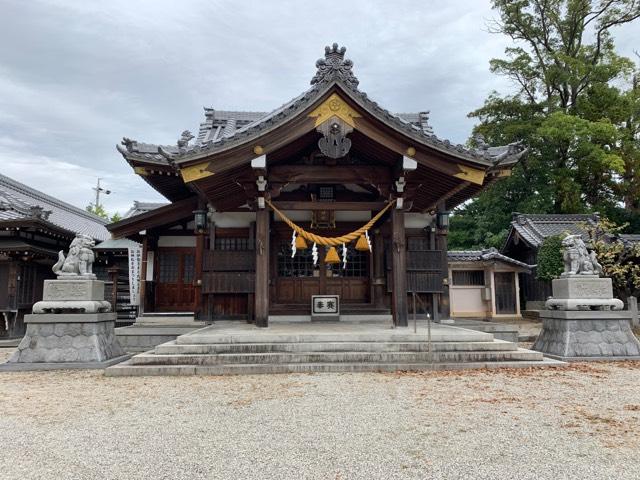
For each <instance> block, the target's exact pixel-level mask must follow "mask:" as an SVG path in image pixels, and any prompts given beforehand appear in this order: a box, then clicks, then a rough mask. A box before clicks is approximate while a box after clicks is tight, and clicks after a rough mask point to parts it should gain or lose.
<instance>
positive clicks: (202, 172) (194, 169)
mask: <svg viewBox="0 0 640 480" xmlns="http://www.w3.org/2000/svg"><path fill="white" fill-rule="evenodd" d="M208 166H209V162H202V163H198V164H196V165H191V166H190V167H184V168H181V169H180V174H181V175H182V181H183V182H184V183H189V182H193V181H195V180H200V179H201V178H206V177H209V176H211V175H213V174H214V173H213V172H210V171H209V170H207V167H208Z"/></svg>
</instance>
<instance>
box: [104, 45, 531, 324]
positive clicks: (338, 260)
mask: <svg viewBox="0 0 640 480" xmlns="http://www.w3.org/2000/svg"><path fill="white" fill-rule="evenodd" d="M316 68H317V71H316V73H315V75H314V76H313V78H312V80H311V87H310V88H309V89H308V90H306V91H305V92H303V93H302V94H301V95H299V96H298V97H296V98H295V99H293V100H291V101H290V102H288V103H286V104H284V105H283V106H281V107H279V108H277V109H276V110H274V111H272V112H270V113H262V112H228V111H216V110H213V109H205V121H204V122H203V123H202V124H201V125H200V130H199V133H198V135H197V137H194V136H193V135H192V134H191V133H190V132H189V131H185V132H183V134H182V136H181V138H180V139H179V140H178V141H177V144H176V145H152V144H146V143H141V142H138V141H134V140H131V139H128V138H124V139H123V141H122V145H119V146H118V150H119V151H120V153H121V154H122V156H123V157H124V158H125V159H126V161H127V162H128V163H129V164H130V165H131V166H132V167H133V169H134V171H135V173H136V174H138V175H140V176H141V177H142V178H143V179H144V180H145V181H146V182H147V183H148V184H149V185H151V186H152V187H153V188H154V189H155V190H157V191H158V192H160V193H161V194H162V195H164V196H165V197H166V198H167V199H168V200H169V201H170V202H171V203H170V204H168V205H166V206H162V207H160V208H157V209H155V210H152V211H149V212H146V213H143V214H140V215H137V216H134V217H131V218H127V219H124V220H122V221H120V222H116V223H113V224H111V225H109V226H108V229H109V230H110V231H111V233H112V234H113V236H114V237H116V238H121V237H127V238H131V239H133V240H136V241H139V242H142V244H143V261H142V266H141V279H142V280H141V285H140V294H141V298H142V299H143V300H142V305H141V309H144V311H145V312H194V313H195V316H196V318H198V319H201V320H216V319H226V320H228V319H245V320H248V321H250V322H254V323H255V324H256V325H258V326H267V325H268V321H269V317H270V316H275V315H278V316H281V315H310V314H311V313H312V312H311V309H312V296H314V295H336V296H337V297H338V299H339V300H338V301H339V304H340V314H342V315H375V314H381V315H387V316H388V315H392V316H393V320H394V323H395V324H396V325H397V326H404V325H407V322H408V312H409V310H410V306H409V303H410V302H409V298H410V296H411V295H413V294H416V295H418V296H419V297H420V300H421V302H420V303H421V304H422V305H424V306H425V308H426V309H427V310H429V311H430V313H432V314H433V315H434V316H435V317H436V318H438V317H441V318H444V317H447V316H448V314H449V312H448V298H449V297H448V278H447V227H448V213H449V211H450V210H451V209H453V208H454V207H455V206H457V205H459V204H460V203H462V202H464V201H466V200H468V199H469V198H471V197H473V196H474V195H476V194H477V193H478V192H479V191H481V190H482V189H483V188H485V187H486V186H487V185H489V184H491V183H492V182H494V181H496V180H497V179H499V178H500V177H503V176H505V175H509V173H510V169H511V167H512V166H513V165H514V164H515V163H516V162H517V161H518V159H519V158H520V157H521V156H522V155H523V154H524V152H525V149H524V148H523V147H522V146H520V145H518V144H511V145H507V146H502V147H490V146H489V145H487V144H486V143H485V142H484V141H483V140H482V139H480V138H478V139H477V142H476V144H477V146H476V148H467V147H464V146H462V145H453V144H451V143H450V142H449V141H447V140H441V139H439V138H438V137H436V136H435V135H434V134H433V132H432V130H431V127H430V126H429V124H428V113H427V112H422V113H415V114H392V113H390V112H389V111H387V110H385V109H383V108H382V107H380V106H379V105H378V104H377V103H376V102H374V101H373V100H371V99H370V98H369V97H368V96H367V95H366V94H365V93H364V92H363V91H361V90H360V89H359V88H358V85H359V81H358V79H357V78H356V76H355V75H354V72H353V63H352V62H351V61H350V60H348V59H345V48H344V47H342V48H339V47H338V46H337V45H336V44H334V45H333V46H332V47H326V49H325V55H324V58H321V59H320V60H318V61H317V62H316Z"/></svg>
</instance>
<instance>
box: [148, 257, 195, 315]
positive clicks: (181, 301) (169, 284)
mask: <svg viewBox="0 0 640 480" xmlns="http://www.w3.org/2000/svg"><path fill="white" fill-rule="evenodd" d="M194 260H195V252H194V251H193V249H191V248H159V249H158V255H157V262H156V263H157V268H156V276H155V277H156V288H155V310H156V311H158V312H189V311H192V310H193V304H194V286H193V275H194V270H195V268H194V267H195V263H194Z"/></svg>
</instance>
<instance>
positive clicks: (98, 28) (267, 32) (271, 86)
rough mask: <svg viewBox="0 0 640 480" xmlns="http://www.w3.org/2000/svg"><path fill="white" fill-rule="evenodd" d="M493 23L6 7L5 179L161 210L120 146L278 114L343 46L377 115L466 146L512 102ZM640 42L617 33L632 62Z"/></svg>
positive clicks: (318, 13)
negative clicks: (484, 108)
mask: <svg viewBox="0 0 640 480" xmlns="http://www.w3.org/2000/svg"><path fill="white" fill-rule="evenodd" d="M494 16H495V14H494V12H492V11H491V9H490V7H489V1H488V0H486V1H485V0H473V1H471V0H415V1H395V0H394V1H389V0H382V1H372V0H366V1H364V0H363V1H349V0H342V1H340V2H319V1H313V2H311V1H302V0H294V1H266V0H244V1H215V0H203V1H197V0H193V1H185V0H181V1H177V0H176V1H160V0H100V1H94V0H47V1H37V0H28V1H26V0H0V19H1V28H0V173H3V174H5V175H8V176H10V177H12V178H14V179H16V180H19V181H22V182H24V183H27V184H28V185H30V186H32V187H34V188H37V189H40V190H43V191H45V192H46V193H49V194H51V195H54V196H56V197H59V198H61V199H63V200H65V201H68V202H70V203H73V204H75V205H78V206H80V207H84V206H86V205H87V204H88V203H89V202H91V201H92V198H93V191H92V190H91V187H92V186H94V185H95V182H96V179H97V177H102V178H103V179H104V180H103V184H104V185H105V186H106V187H107V188H109V189H111V190H112V191H113V193H112V194H111V195H109V196H108V197H105V198H104V204H105V207H106V208H107V210H109V211H110V212H111V213H113V212H114V211H120V212H124V211H125V210H127V208H128V207H129V206H130V205H131V203H132V202H133V200H143V201H144V200H146V201H161V200H162V197H161V196H160V195H159V194H157V193H156V192H155V191H154V190H153V189H151V187H149V186H148V185H147V184H146V183H145V182H144V181H142V180H141V179H140V178H138V177H137V176H136V175H134V174H133V172H132V170H131V169H130V167H129V166H128V165H127V164H126V162H125V161H124V159H123V158H122V157H121V156H120V154H119V153H118V152H117V151H116V149H115V145H116V143H118V142H120V140H121V139H122V137H123V136H127V137H130V138H133V139H135V140H139V141H144V142H149V143H165V144H167V143H168V144H173V143H175V141H176V140H177V138H178V137H179V135H180V132H182V131H183V130H185V129H189V130H191V131H192V132H194V133H197V131H198V124H199V122H200V121H201V120H202V118H203V110H202V107H203V106H207V107H213V108H216V109H220V110H224V109H228V110H232V109H233V110H254V111H270V110H272V109H274V108H276V107H278V106H279V105H281V104H283V103H285V102H287V101H288V100H290V99H291V98H293V97H295V96H297V95H298V94H299V93H301V92H302V91H304V90H306V89H307V88H308V86H309V80H310V79H311V77H312V76H313V75H314V73H315V66H314V64H315V61H316V60H317V59H318V58H319V57H321V56H322V55H323V53H324V46H325V45H329V44H331V43H333V42H338V43H339V44H340V45H345V46H346V47H347V57H348V58H350V59H351V60H353V62H354V64H355V65H354V72H355V74H356V76H357V77H358V79H359V80H360V88H361V89H362V90H363V91H365V92H367V93H368V94H369V96H370V97H371V98H373V99H374V100H375V101H377V102H378V103H379V104H380V105H382V106H384V107H385V108H387V109H389V110H391V111H394V112H418V111H422V110H430V111H431V123H432V125H433V127H434V130H435V133H436V134H437V135H438V136H440V137H442V138H448V139H450V140H452V141H454V142H457V143H464V142H465V141H466V139H467V138H468V136H469V133H470V131H471V128H472V127H473V120H471V119H468V118H467V117H466V115H467V113H468V112H469V111H471V110H473V109H475V108H477V107H478V106H480V105H481V104H482V102H483V100H484V98H486V96H487V94H488V93H489V92H491V91H492V90H498V91H501V92H503V93H504V92H508V91H509V90H510V89H511V88H512V87H511V85H510V84H509V83H508V82H507V81H506V80H505V79H502V78H499V77H496V76H494V75H492V74H491V73H490V72H489V59H491V58H492V57H498V56H501V55H502V53H503V50H504V48H505V47H506V46H508V41H507V39H506V38H504V37H502V36H499V35H492V34H489V33H487V27H486V22H487V20H488V19H490V18H493V17H494ZM634 29H635V32H634ZM637 29H638V24H635V25H629V26H625V27H622V28H620V29H618V30H615V31H614V33H615V36H616V40H617V44H618V47H619V50H620V51H621V53H623V54H625V55H629V56H632V54H633V46H634V45H633V44H632V39H633V38H634V33H635V34H637ZM635 38H636V39H637V35H635ZM636 48H637V47H636Z"/></svg>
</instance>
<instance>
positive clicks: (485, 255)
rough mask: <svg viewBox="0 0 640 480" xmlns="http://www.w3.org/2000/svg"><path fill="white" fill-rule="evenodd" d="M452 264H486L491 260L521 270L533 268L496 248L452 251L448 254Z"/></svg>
mask: <svg viewBox="0 0 640 480" xmlns="http://www.w3.org/2000/svg"><path fill="white" fill-rule="evenodd" d="M447 258H448V259H449V261H450V262H486V261H490V260H494V261H500V262H504V263H510V264H512V265H516V266H518V267H521V268H526V269H530V268H531V266H530V265H527V264H526V263H524V262H520V261H518V260H516V259H514V258H511V257H507V256H506V255H503V254H502V253H500V252H499V251H498V250H497V249H495V248H488V249H485V250H450V251H448V252H447Z"/></svg>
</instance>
